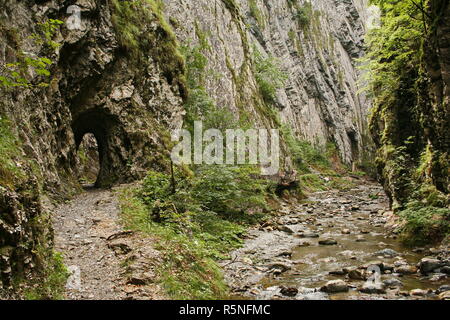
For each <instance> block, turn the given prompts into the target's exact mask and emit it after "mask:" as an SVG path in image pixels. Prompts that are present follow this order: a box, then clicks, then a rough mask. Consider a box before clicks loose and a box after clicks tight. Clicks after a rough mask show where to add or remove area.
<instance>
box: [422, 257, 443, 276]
mask: <svg viewBox="0 0 450 320" xmlns="http://www.w3.org/2000/svg"><path fill="white" fill-rule="evenodd" d="M442 266H443V263H442V261H440V260H438V259H435V258H423V259H422V260H420V262H419V270H420V272H421V273H422V274H427V273H430V272H433V270H434V269H438V268H440V267H442Z"/></svg>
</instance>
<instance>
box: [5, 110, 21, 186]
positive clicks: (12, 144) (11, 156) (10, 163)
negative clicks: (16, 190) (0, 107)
mask: <svg viewBox="0 0 450 320" xmlns="http://www.w3.org/2000/svg"><path fill="white" fill-rule="evenodd" d="M20 158H21V152H20V149H19V141H18V140H17V138H16V137H15V135H14V134H13V133H12V131H11V125H10V122H9V121H8V120H7V119H5V118H2V117H1V116H0V183H1V185H2V186H12V185H14V183H15V182H17V179H20V178H22V177H23V172H22V170H21V168H20V167H18V166H17V164H16V161H17V160H19V159H20Z"/></svg>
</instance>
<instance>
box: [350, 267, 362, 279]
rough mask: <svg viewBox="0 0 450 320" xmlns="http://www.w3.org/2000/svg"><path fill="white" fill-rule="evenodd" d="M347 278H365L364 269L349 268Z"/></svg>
mask: <svg viewBox="0 0 450 320" xmlns="http://www.w3.org/2000/svg"><path fill="white" fill-rule="evenodd" d="M348 278H349V279H352V280H366V271H365V270H364V269H353V270H350V271H349V273H348Z"/></svg>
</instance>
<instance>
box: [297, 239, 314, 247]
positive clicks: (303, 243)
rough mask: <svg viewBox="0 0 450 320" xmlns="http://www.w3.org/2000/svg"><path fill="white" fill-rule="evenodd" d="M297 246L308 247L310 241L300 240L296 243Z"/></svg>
mask: <svg viewBox="0 0 450 320" xmlns="http://www.w3.org/2000/svg"><path fill="white" fill-rule="evenodd" d="M298 246H299V247H309V246H311V242H309V241H306V240H302V241H300V242H299V243H298Z"/></svg>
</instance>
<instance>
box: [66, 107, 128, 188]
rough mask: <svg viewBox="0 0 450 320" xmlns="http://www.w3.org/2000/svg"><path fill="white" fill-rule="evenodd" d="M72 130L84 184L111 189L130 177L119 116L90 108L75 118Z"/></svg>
mask: <svg viewBox="0 0 450 320" xmlns="http://www.w3.org/2000/svg"><path fill="white" fill-rule="evenodd" d="M72 130H73V134H74V137H75V143H76V150H77V154H78V160H79V161H77V163H79V164H80V165H81V166H79V168H77V169H81V170H78V172H79V174H80V178H81V180H82V182H84V183H93V184H94V186H95V187H97V188H102V187H110V186H111V185H112V184H113V183H115V182H116V181H117V180H119V178H120V177H121V175H125V174H126V170H125V169H126V161H125V160H124V159H123V158H124V157H123V156H122V154H121V152H123V150H124V149H126V146H125V145H126V144H127V143H126V139H125V138H124V135H123V134H122V130H120V122H119V121H118V120H117V118H116V117H114V116H113V115H111V114H109V113H107V111H105V110H104V109H101V108H98V109H89V110H87V111H84V112H81V113H78V114H76V115H75V116H74V121H73V122H72ZM86 152H89V154H87V153H86ZM83 164H85V165H86V167H85V166H83ZM95 174H96V176H95ZM83 175H84V176H83Z"/></svg>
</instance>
